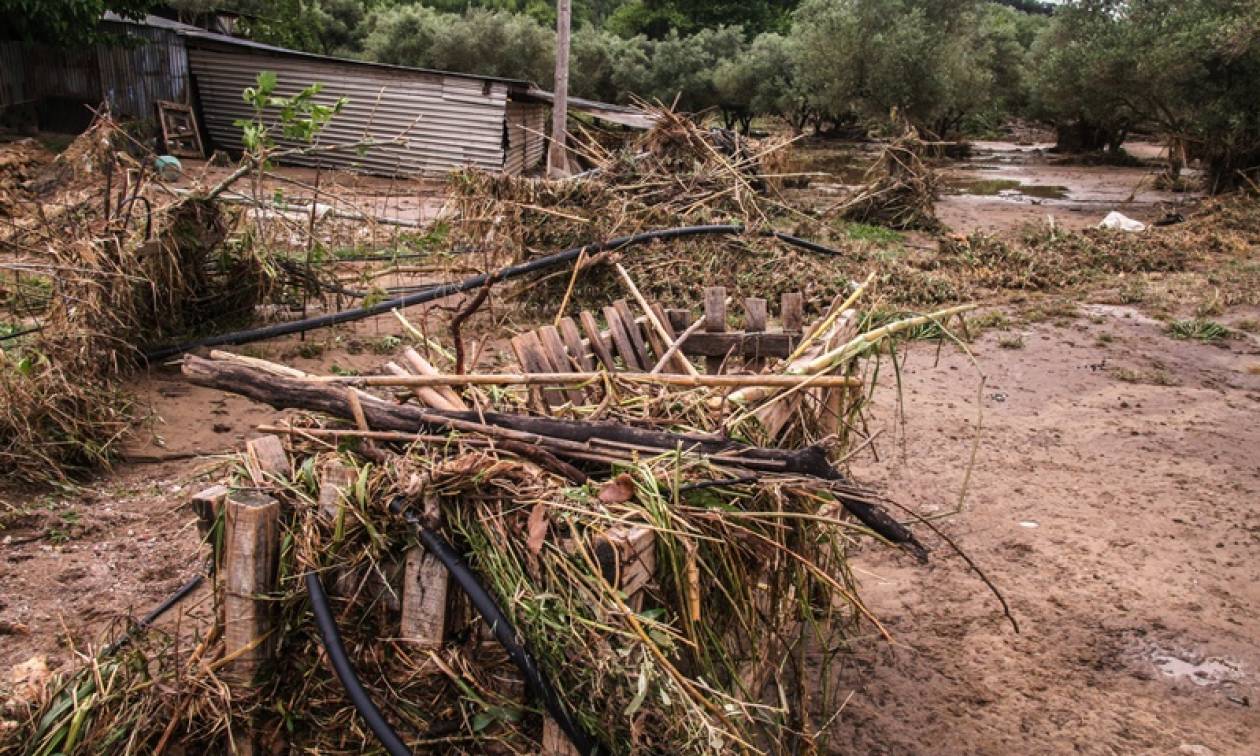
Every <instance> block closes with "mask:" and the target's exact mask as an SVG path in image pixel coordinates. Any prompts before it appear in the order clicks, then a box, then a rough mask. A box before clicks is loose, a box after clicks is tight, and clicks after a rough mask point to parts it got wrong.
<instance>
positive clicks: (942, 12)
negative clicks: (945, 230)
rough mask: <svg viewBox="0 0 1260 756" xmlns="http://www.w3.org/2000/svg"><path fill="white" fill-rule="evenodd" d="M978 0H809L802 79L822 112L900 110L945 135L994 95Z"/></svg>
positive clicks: (801, 29)
mask: <svg viewBox="0 0 1260 756" xmlns="http://www.w3.org/2000/svg"><path fill="white" fill-rule="evenodd" d="M978 7H979V4H978V3H977V2H975V0H805V2H803V3H802V4H801V6H800V7H799V8H798V9H797V11H796V13H795V14H794V16H793V27H792V37H793V39H794V42H795V48H794V49H795V55H796V56H797V70H798V71H799V72H800V87H801V89H802V90H803V91H806V92H809V97H810V99H811V101H812V102H811V105H812V106H813V107H814V108H815V109H816V110H817V111H818V113H819V114H820V115H822V116H823V117H825V118H830V119H832V120H842V119H845V118H847V117H851V116H853V115H860V116H864V117H868V118H870V117H873V118H886V117H888V116H889V115H890V114H893V113H895V114H897V115H898V116H900V117H903V118H905V119H906V120H908V121H909V122H910V123H912V124H914V125H915V126H918V127H919V128H920V129H923V130H926V131H929V132H931V133H933V134H936V135H938V136H941V137H947V136H951V135H953V134H955V133H956V132H957V131H958V129H959V127H960V126H961V124H962V121H963V118H964V117H965V116H966V115H967V114H968V113H970V112H972V111H974V110H975V109H976V108H978V107H980V106H982V105H983V104H984V103H986V102H987V101H988V98H989V96H990V89H991V86H992V79H993V77H992V73H991V72H990V71H988V70H986V69H985V67H984V66H983V65H981V62H980V60H979V58H978V55H977V53H976V51H975V48H976V36H975V35H976V29H977V27H978V16H977V13H978Z"/></svg>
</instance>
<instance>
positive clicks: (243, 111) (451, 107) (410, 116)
mask: <svg viewBox="0 0 1260 756" xmlns="http://www.w3.org/2000/svg"><path fill="white" fill-rule="evenodd" d="M186 43H187V45H188V60H189V65H190V68H191V69H192V75H193V78H194V80H195V82H196V87H197V94H198V97H199V98H200V100H201V110H202V113H203V115H204V116H205V122H206V129H207V131H209V132H210V135H211V137H212V138H213V140H214V142H215V145H216V146H217V147H220V148H224V147H226V148H228V149H241V146H242V145H241V141H240V135H241V130H240V128H239V127H237V126H235V125H234V124H233V121H235V120H237V119H246V118H251V117H252V116H253V113H252V111H251V109H250V107H249V106H248V105H247V104H246V103H245V102H244V101H243V100H242V99H241V91H242V90H244V89H245V88H246V87H249V86H253V85H254V83H255V80H256V79H257V76H258V73H259V72H261V71H274V72H275V73H276V75H277V78H278V82H279V83H278V86H277V94H279V95H283V96H289V95H293V94H295V93H297V92H299V91H301V90H302V89H303V88H305V87H306V86H308V85H310V84H313V83H315V82H319V83H321V84H322V85H323V91H322V92H321V94H320V95H319V98H318V99H319V100H320V101H322V102H326V103H332V102H334V101H335V100H336V99H337V98H338V97H343V96H344V97H346V98H347V99H348V102H347V104H346V106H345V108H344V109H343V110H342V112H341V114H340V115H338V116H337V117H335V118H334V119H333V121H332V122H331V123H330V124H329V125H328V127H327V128H325V129H324V131H323V132H322V133H321V135H320V142H321V143H323V144H354V143H357V142H359V141H361V140H362V139H363V137H364V136H365V135H370V136H371V137H372V138H373V139H375V140H377V142H378V143H379V144H377V145H376V146H374V147H371V148H370V149H368V150H367V151H366V152H365V153H364V154H362V155H360V154H358V153H357V152H355V151H353V150H346V151H344V152H331V153H321V154H320V155H318V156H306V157H304V158H300V159H294V160H293V161H292V162H295V163H299V164H304V165H316V164H322V165H326V166H328V165H331V166H338V167H345V168H355V169H359V170H366V171H371V172H374V173H382V174H386V175H389V174H406V173H435V172H442V171H447V170H450V169H451V168H455V167H459V166H466V165H471V166H476V167H478V168H485V169H487V170H495V171H497V170H500V169H501V168H502V166H503V155H504V151H503V124H504V117H505V113H504V109H505V105H506V103H507V92H508V85H507V84H506V83H505V82H501V81H493V80H485V79H475V78H469V77H463V76H451V75H443V74H440V73H432V72H426V71H408V70H404V69H397V68H386V67H381V66H370V65H361V64H355V63H352V62H345V61H337V60H326V59H320V58H315V57H311V56H302V55H289V54H285V53H279V52H270V51H263V50H259V49H257V48H251V47H249V46H246V45H233V44H230V43H226V44H225V43H222V42H217V41H210V40H205V39H199V38H196V37H190V38H188V39H187V40H186ZM417 116H418V117H419V121H416V118H417ZM413 122H414V124H415V125H414V126H412V124H413ZM408 127H411V128H410V130H409V131H408ZM404 133H405V135H404V139H405V142H403V143H400V144H384V143H383V142H385V141H387V140H390V139H393V138H394V137H396V136H398V135H400V134H404ZM278 142H279V143H281V144H285V143H284V142H283V140H278Z"/></svg>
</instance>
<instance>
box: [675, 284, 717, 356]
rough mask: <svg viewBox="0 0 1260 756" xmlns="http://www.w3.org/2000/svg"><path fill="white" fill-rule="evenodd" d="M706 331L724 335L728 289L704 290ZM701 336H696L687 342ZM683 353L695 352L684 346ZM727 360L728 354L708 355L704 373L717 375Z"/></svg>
mask: <svg viewBox="0 0 1260 756" xmlns="http://www.w3.org/2000/svg"><path fill="white" fill-rule="evenodd" d="M704 330H705V333H708V334H712V333H722V332H723V331H725V330H726V287H725V286H710V287H708V288H706V289H705V290H704ZM700 335H701V334H698V333H697V334H694V335H692V337H691V338H690V339H687V342H688V343H690V342H691V340H692V339H694V338H695V337H696V336H700ZM683 351H685V352H688V353H689V354H694V353H695V351H694V350H691V349H688V348H687V345H686V344H684V345H683ZM725 358H726V352H722V353H721V354H706V355H705V358H704V371H705V372H706V373H709V374H710V375H713V374H716V373H717V372H718V371H720V370H721V369H722V362H723V361H724V360H725Z"/></svg>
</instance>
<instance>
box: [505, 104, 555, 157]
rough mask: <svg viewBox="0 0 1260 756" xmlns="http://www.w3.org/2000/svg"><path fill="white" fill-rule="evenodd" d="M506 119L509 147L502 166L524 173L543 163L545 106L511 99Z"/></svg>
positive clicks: (545, 142)
mask: <svg viewBox="0 0 1260 756" xmlns="http://www.w3.org/2000/svg"><path fill="white" fill-rule="evenodd" d="M507 123H508V150H507V157H506V159H505V160H504V161H503V170H505V171H507V172H508V173H524V172H526V171H528V170H530V169H532V168H535V167H536V166H538V165H539V164H540V163H542V160H543V153H544V152H545V151H546V147H547V139H546V132H547V106H546V105H544V104H542V103H538V102H519V101H516V100H510V101H509V102H508V104H507Z"/></svg>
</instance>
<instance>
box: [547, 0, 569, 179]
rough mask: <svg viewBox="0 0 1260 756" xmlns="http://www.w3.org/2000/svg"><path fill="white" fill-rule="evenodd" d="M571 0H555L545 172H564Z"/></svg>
mask: <svg viewBox="0 0 1260 756" xmlns="http://www.w3.org/2000/svg"><path fill="white" fill-rule="evenodd" d="M572 9H573V6H572V2H571V0H557V2H556V85H555V99H554V100H552V103H551V146H550V148H549V149H548V150H547V175H548V176H551V177H556V176H567V175H568V173H569V155H568V151H567V150H566V149H565V143H566V136H567V132H568V115H569V16H570V15H571V13H572Z"/></svg>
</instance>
